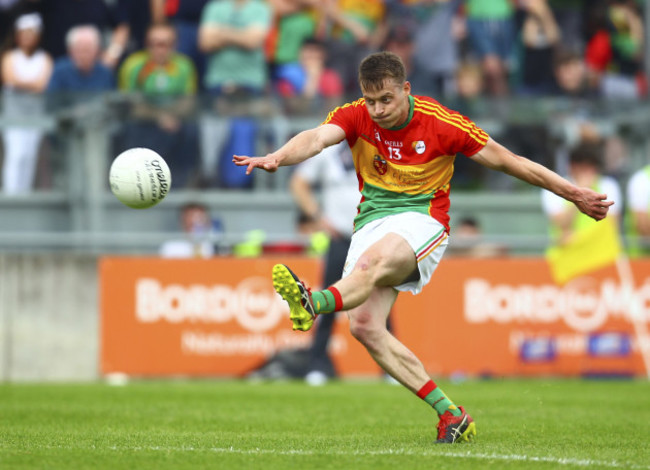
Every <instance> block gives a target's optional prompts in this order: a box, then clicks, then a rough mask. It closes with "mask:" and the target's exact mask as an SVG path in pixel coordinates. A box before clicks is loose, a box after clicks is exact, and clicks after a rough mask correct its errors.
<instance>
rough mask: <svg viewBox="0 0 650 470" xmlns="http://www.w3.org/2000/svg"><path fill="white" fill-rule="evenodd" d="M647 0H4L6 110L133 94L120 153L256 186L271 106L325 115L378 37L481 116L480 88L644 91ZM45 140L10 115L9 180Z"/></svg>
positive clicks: (22, 186) (179, 180) (178, 177)
mask: <svg viewBox="0 0 650 470" xmlns="http://www.w3.org/2000/svg"><path fill="white" fill-rule="evenodd" d="M642 8H643V2H642V1H641V0H590V1H586V0H0V38H2V73H1V80H2V88H3V97H4V107H3V108H4V115H5V116H8V115H9V114H11V116H9V117H11V118H15V117H16V111H15V110H16V109H17V108H18V107H20V109H21V111H20V113H22V114H25V113H39V112H42V110H41V109H40V108H39V106H41V104H38V103H37V102H32V103H31V104H30V105H29V106H27V105H25V104H24V103H22V102H21V103H17V102H18V101H20V100H23V101H24V102H25V103H27V102H29V101H30V99H31V98H33V97H34V96H35V95H38V94H40V93H42V94H44V95H45V94H49V95H51V97H48V100H47V102H48V103H49V105H50V106H53V107H54V109H61V108H65V107H66V106H71V105H72V104H74V103H75V102H80V101H85V100H86V99H87V98H86V95H87V94H88V93H97V92H105V91H109V90H119V91H120V92H122V93H123V94H124V96H128V97H129V98H130V100H131V101H130V107H129V116H128V119H126V120H125V122H126V123H128V125H125V126H123V130H122V131H120V132H119V133H118V134H119V135H118V137H117V139H116V141H117V143H116V148H115V149H114V150H115V151H119V150H120V149H124V148H128V147H129V146H136V145H137V146H147V147H150V148H153V149H154V150H157V151H159V152H160V153H161V154H163V155H164V156H165V157H166V158H167V159H168V160H169V161H170V165H171V167H172V170H173V171H174V174H175V182H176V184H178V185H179V186H193V185H204V186H219V187H226V188H247V187H250V186H251V180H250V177H249V176H247V175H245V174H243V172H242V170H241V169H239V168H236V167H234V166H233V165H230V164H229V163H230V159H229V156H230V155H232V154H257V153H260V152H259V149H258V148H256V145H257V143H258V142H260V141H261V140H264V139H263V138H261V135H262V134H263V133H264V132H265V129H263V128H262V126H260V117H264V116H265V115H266V114H265V113H267V112H268V106H269V103H273V104H274V105H277V106H278V107H279V108H280V109H281V111H282V112H284V113H285V114H288V115H301V114H302V115H305V114H307V115H322V114H323V113H324V112H326V111H328V110H329V109H331V108H332V107H333V106H336V105H338V104H342V103H344V102H345V101H347V100H349V99H355V98H356V97H358V94H359V91H358V85H357V82H356V70H357V64H358V62H359V61H360V59H361V58H362V57H363V56H364V55H366V54H367V53H368V52H371V51H375V50H379V49H383V50H391V51H393V52H395V53H397V54H399V55H400V56H401V57H402V58H403V60H404V62H405V64H406V65H407V69H408V75H409V80H410V81H411V82H412V84H413V89H414V92H415V93H416V94H429V95H432V96H434V97H436V98H439V99H440V100H441V101H442V102H443V103H444V104H448V105H449V106H450V107H452V108H454V109H458V110H459V111H460V112H463V113H466V114H468V115H469V116H470V117H474V116H473V113H475V112H478V111H480V106H481V100H482V99H483V98H488V99H490V98H501V97H566V98H580V99H589V98H603V99H611V100H625V99H639V98H642V97H644V96H646V93H647V80H646V78H647V77H646V76H645V74H644V67H643V51H644V34H645V33H644V24H643V15H642ZM26 95H29V96H27V98H26ZM196 96H200V97H201V99H199V100H196V99H194V98H195V97H196ZM31 101H34V100H31ZM44 101H45V100H44ZM28 104H29V103H28ZM30 106H31V107H30ZM197 113H202V118H200V119H197V118H196V116H197ZM30 131H31V133H30ZM208 136H209V138H208ZM601 137H602V138H603V139H606V138H607V136H601ZM41 138H42V136H41V134H40V133H39V131H34V130H33V129H26V128H23V127H20V126H9V125H7V126H5V128H4V132H3V142H4V159H3V162H4V163H3V172H2V173H3V180H2V181H3V185H2V188H1V190H2V191H4V192H21V191H26V190H29V189H30V188H31V187H32V185H33V179H34V168H35V160H36V156H35V155H36V153H37V152H38V146H39V143H40V141H41ZM542 138H543V137H542ZM15 142H20V144H19V145H18V146H19V147H20V152H18V151H17V150H16V149H15V147H16V145H17V144H16V143H15ZM206 142H208V144H206ZM509 143H510V142H509ZM513 149H514V150H515V151H516V150H517V145H514V148H513ZM523 150H527V149H525V148H524V149H523ZM529 156H531V157H532V158H536V155H529ZM537 159H538V160H540V161H542V163H545V164H546V163H548V162H547V161H545V160H544V158H543V157H540V158H537ZM567 161H568V160H567ZM560 166H561V165H560ZM21 168H22V169H21ZM556 169H557V168H556ZM459 170H461V171H462V166H461V168H459ZM18 173H20V174H21V175H22V176H21V177H17V176H16V175H17V174H18ZM464 176H465V177H468V178H469V179H471V176H472V175H471V174H469V176H468V174H465V175H464ZM459 181H461V182H462V181H463V175H461V177H460V178H459Z"/></svg>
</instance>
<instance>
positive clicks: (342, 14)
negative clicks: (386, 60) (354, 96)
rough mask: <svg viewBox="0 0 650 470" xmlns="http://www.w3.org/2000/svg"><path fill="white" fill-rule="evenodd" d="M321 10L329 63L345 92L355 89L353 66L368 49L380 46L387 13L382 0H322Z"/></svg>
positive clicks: (355, 77) (354, 69) (354, 66)
mask: <svg viewBox="0 0 650 470" xmlns="http://www.w3.org/2000/svg"><path fill="white" fill-rule="evenodd" d="M323 13H324V15H325V22H326V23H327V24H328V25H329V28H328V29H329V30H330V32H329V34H330V43H329V44H328V49H329V51H330V58H331V62H332V63H331V65H332V67H333V68H334V69H335V70H336V71H337V72H338V73H339V75H340V76H341V78H342V79H343V85H344V87H345V90H346V92H354V93H356V91H357V82H356V80H357V76H356V67H357V65H358V64H359V63H360V62H361V59H362V58H363V57H364V56H365V55H366V54H368V52H371V51H373V50H375V49H377V48H379V46H380V44H381V42H382V40H383V37H384V32H383V30H382V29H381V28H380V26H381V25H383V24H384V20H385V15H386V6H385V4H384V1H383V0H366V1H363V2H360V1H358V0H324V1H323Z"/></svg>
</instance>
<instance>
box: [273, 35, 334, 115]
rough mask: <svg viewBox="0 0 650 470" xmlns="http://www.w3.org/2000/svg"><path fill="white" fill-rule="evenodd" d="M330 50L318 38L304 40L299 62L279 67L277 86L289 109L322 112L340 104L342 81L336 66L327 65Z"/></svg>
mask: <svg viewBox="0 0 650 470" xmlns="http://www.w3.org/2000/svg"><path fill="white" fill-rule="evenodd" d="M326 62H327V50H326V49H325V46H324V45H323V44H322V43H321V42H319V41H317V40H315V39H309V40H307V41H305V42H304V43H303V45H302V47H301V48H300V58H299V62H298V63H293V64H285V65H283V66H281V67H279V68H278V69H277V72H278V81H277V84H276V87H277V90H278V92H279V94H280V96H281V97H283V98H284V99H285V103H286V104H287V110H288V112H289V113H303V112H315V113H318V112H321V111H322V110H323V109H327V110H329V109H332V108H333V107H335V106H337V105H339V104H341V100H342V98H343V83H342V82H341V77H339V75H338V74H337V73H336V71H334V70H333V69H329V68H327V67H326V66H325V65H326Z"/></svg>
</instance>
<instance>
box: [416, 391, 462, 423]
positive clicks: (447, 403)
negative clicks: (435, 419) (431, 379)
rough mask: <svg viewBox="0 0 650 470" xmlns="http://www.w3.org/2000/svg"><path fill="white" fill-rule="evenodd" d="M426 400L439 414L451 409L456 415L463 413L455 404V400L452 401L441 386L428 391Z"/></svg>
mask: <svg viewBox="0 0 650 470" xmlns="http://www.w3.org/2000/svg"><path fill="white" fill-rule="evenodd" d="M424 401H426V402H427V403H428V404H429V405H431V406H433V408H434V409H435V410H436V412H437V413H438V414H439V415H441V414H443V413H444V412H445V411H449V412H450V413H451V414H452V415H454V416H460V415H461V414H462V413H461V412H460V410H459V409H458V407H457V406H456V405H454V402H452V401H451V400H450V399H449V398H448V397H447V395H445V392H443V391H442V390H441V389H440V388H439V387H436V388H435V389H433V390H432V391H431V392H430V393H428V394H427V396H426V397H424Z"/></svg>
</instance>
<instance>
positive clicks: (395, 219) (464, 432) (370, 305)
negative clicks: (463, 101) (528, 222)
mask: <svg viewBox="0 0 650 470" xmlns="http://www.w3.org/2000/svg"><path fill="white" fill-rule="evenodd" d="M359 84H360V87H361V92H362V93H363V98H360V99H358V100H357V101H355V102H353V103H348V104H345V105H343V106H341V107H339V108H336V109H335V110H334V111H332V112H331V113H330V114H329V115H328V116H327V119H325V121H324V122H323V123H322V124H321V125H320V126H319V127H316V128H314V129H310V130H306V131H303V132H301V133H299V134H298V135H296V136H295V137H293V138H292V139H291V140H289V141H288V142H287V143H286V144H285V145H284V146H282V147H281V148H280V149H279V150H277V151H275V152H273V153H270V154H268V155H266V156H265V157H248V156H237V155H235V156H233V161H234V162H235V164H236V165H239V166H246V167H247V169H246V171H247V173H250V172H251V171H252V170H253V169H254V168H261V169H263V170H266V171H269V172H273V171H276V170H277V168H278V167H279V166H286V165H295V164H296V163H299V162H301V161H303V160H306V159H307V158H310V157H313V156H314V155H316V154H318V153H319V152H320V151H321V150H323V149H324V148H325V147H329V146H330V145H334V144H336V143H338V142H340V141H342V140H343V139H346V140H347V142H348V144H349V145H350V148H351V149H352V154H353V157H354V164H355V166H356V171H357V174H358V178H359V187H360V190H361V202H360V203H359V207H358V214H357V216H356V218H355V221H354V230H355V232H354V235H353V236H352V243H351V246H350V250H349V252H348V257H347V262H346V266H345V268H344V272H343V279H341V280H339V281H338V282H336V283H335V284H334V285H332V286H330V287H328V288H327V289H325V290H323V291H319V292H313V293H310V291H309V289H308V288H307V287H306V286H305V285H304V283H303V282H302V281H300V279H299V278H298V277H297V276H296V275H295V274H294V273H293V272H291V270H290V269H289V268H288V267H286V266H284V265H282V264H279V265H276V266H274V268H273V286H274V288H275V290H276V291H277V292H278V293H279V294H280V295H281V296H282V297H283V298H284V300H286V301H287V302H288V303H289V308H290V311H291V314H290V318H291V320H292V321H293V329H294V330H302V331H306V330H308V329H309V328H311V326H312V324H313V322H314V318H315V317H316V315H318V314H328V313H332V312H335V311H339V310H346V311H347V314H348V316H349V318H350V331H351V333H352V335H353V336H354V337H355V338H356V339H357V340H358V341H360V342H361V343H362V344H363V345H364V346H365V348H366V349H367V350H368V352H369V353H370V355H371V356H372V357H373V358H374V360H375V361H376V362H377V363H378V364H379V365H380V366H381V367H382V368H383V369H384V370H385V371H386V372H387V373H389V374H390V375H392V376H393V377H394V378H395V379H397V380H398V381H399V382H400V383H401V384H403V385H404V386H405V387H406V388H408V389H409V390H411V391H412V392H413V393H415V394H417V396H418V397H420V398H422V399H423V400H424V401H426V402H427V403H428V404H430V405H431V406H432V407H433V408H434V409H435V410H436V412H437V413H438V415H439V418H440V420H439V422H438V425H437V428H438V437H437V441H436V442H438V443H450V444H451V443H454V442H457V441H468V440H469V439H470V438H471V437H473V436H475V435H476V425H475V423H474V421H473V420H472V418H471V417H470V416H469V414H467V412H466V411H465V410H464V409H463V407H457V406H456V405H455V404H454V403H453V402H452V401H451V400H450V399H449V398H448V397H447V396H446V395H445V394H444V393H443V391H442V390H440V388H438V387H437V385H436V384H435V383H434V382H433V381H432V380H431V378H430V377H429V375H428V374H427V372H426V370H425V369H424V366H423V365H422V362H420V360H419V359H418V358H417V357H416V356H415V355H414V354H413V353H412V352H411V351H410V350H409V349H408V348H407V347H406V346H404V345H403V344H402V343H401V342H399V341H398V340H397V339H396V338H395V337H394V336H392V335H391V334H390V333H389V332H388V331H387V329H386V317H387V316H388V314H389V312H390V310H391V307H392V306H393V304H394V303H395V300H396V299H397V294H398V293H399V292H400V291H410V292H412V293H414V294H417V293H418V292H420V291H421V290H422V288H423V287H424V286H425V285H426V284H427V283H428V282H429V279H430V278H431V275H432V274H433V271H434V270H435V269H436V267H437V265H438V263H439V262H440V259H441V258H442V254H443V253H444V251H445V248H446V246H447V242H448V239H447V237H448V233H449V216H448V214H447V212H448V209H449V190H450V181H451V176H452V173H453V169H454V167H453V163H454V158H455V155H456V154H457V153H463V154H464V155H467V156H468V157H469V158H471V159H472V160H474V161H476V162H478V163H480V164H482V165H485V166H487V167H489V168H493V169H496V170H499V171H502V172H504V173H507V174H509V175H512V176H515V177H517V178H519V179H521V180H523V181H526V182H528V183H530V184H533V185H536V186H540V187H542V188H545V189H548V190H549V191H552V192H553V193H555V194H557V195H559V196H561V197H563V198H565V199H567V200H569V201H571V202H572V203H574V204H575V205H576V206H577V208H578V209H579V210H580V211H582V212H584V213H585V214H587V215H588V216H590V217H592V218H594V219H596V220H600V219H603V218H604V217H605V216H606V215H607V211H608V208H609V206H611V205H612V204H613V203H612V202H611V201H607V200H606V199H607V196H606V195H604V194H598V193H596V192H595V191H592V190H591V189H588V188H581V187H577V186H575V185H573V184H572V183H570V182H569V181H567V180H565V179H564V178H562V177H560V176H559V175H557V174H556V173H554V172H552V171H550V170H548V169H546V168H544V167H543V166H541V165H539V164H537V163H534V162H532V161H530V160H528V159H526V158H524V157H521V156H518V155H515V154H513V153H512V152H510V151H509V150H508V149H506V148H505V147H503V146H501V145H499V144H498V143H497V142H495V141H494V140H492V139H491V138H490V137H489V136H488V135H487V134H486V133H485V132H484V131H483V130H482V129H480V128H479V127H477V126H476V124H474V123H473V122H472V121H470V120H469V119H467V118H466V117H464V116H462V115H460V114H458V113H456V112H455V111H451V110H449V109H447V108H445V107H444V106H441V105H440V103H438V102H437V101H436V100H434V99H432V98H429V97H425V96H413V95H411V85H410V83H409V82H408V81H406V74H405V70H404V65H403V63H402V61H401V60H400V59H399V57H398V56H397V55H395V54H392V53H389V52H378V53H375V54H371V55H369V56H368V57H366V58H365V59H364V60H363V61H362V62H361V65H360V66H359Z"/></svg>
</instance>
